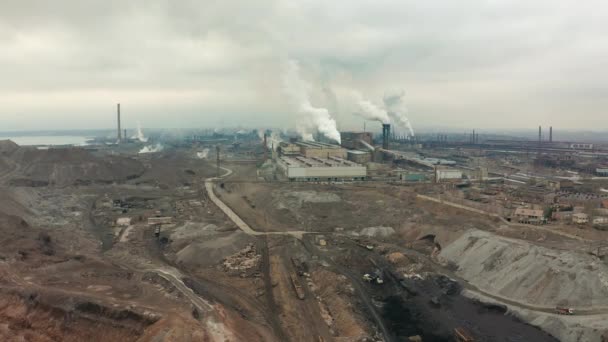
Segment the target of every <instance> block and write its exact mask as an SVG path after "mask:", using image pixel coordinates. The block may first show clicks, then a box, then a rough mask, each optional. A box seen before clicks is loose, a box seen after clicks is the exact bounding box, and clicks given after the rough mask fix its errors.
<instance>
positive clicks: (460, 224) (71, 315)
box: [0, 125, 608, 341]
mask: <svg viewBox="0 0 608 342" xmlns="http://www.w3.org/2000/svg"><path fill="white" fill-rule="evenodd" d="M385 126H386V125H385ZM388 129H389V128H387V127H383V130H384V133H385V135H382V133H380V134H381V135H380V136H379V137H378V138H377V139H375V140H374V135H372V134H371V133H369V132H360V133H357V132H349V133H348V134H345V137H344V144H342V145H341V146H339V145H336V144H332V143H329V142H325V143H311V142H300V141H299V140H297V139H294V138H288V137H284V138H282V139H281V142H279V143H276V145H275V144H274V143H275V142H276V141H273V142H272V143H270V142H269V140H270V139H268V137H269V136H270V133H264V136H263V138H262V139H260V138H259V135H258V134H256V133H251V134H250V135H249V136H244V135H243V136H240V137H238V139H237V141H236V142H234V139H227V138H223V137H221V136H217V134H216V133H214V134H215V136H210V137H206V136H205V135H204V134H203V135H199V136H193V137H190V138H187V139H186V140H184V139H181V140H173V141H171V140H165V141H159V142H158V143H159V144H163V145H164V148H163V149H162V150H161V151H157V152H151V153H148V151H146V150H144V151H143V152H142V150H143V149H142V146H144V147H145V146H148V145H152V144H153V143H152V142H146V144H142V143H141V142H138V141H127V140H126V139H124V141H122V142H121V143H118V144H111V145H105V146H102V145H97V146H95V147H80V148H78V147H53V148H50V149H37V148H35V147H22V146H18V145H17V144H15V143H13V142H11V141H2V142H1V143H0V166H1V170H0V181H1V182H2V191H3V194H5V195H4V196H3V197H2V199H1V200H2V203H1V204H2V205H1V206H0V208H1V213H2V216H1V220H0V223H1V224H2V229H3V231H4V232H5V234H4V235H3V246H6V247H5V248H4V249H3V250H2V252H1V254H0V259H1V262H0V272H1V273H2V274H3V277H2V282H1V284H0V303H1V304H0V315H1V316H2V320H3V321H4V322H6V323H4V324H2V325H0V336H4V337H3V338H4V339H6V338H9V337H10V338H12V337H13V336H21V337H22V338H28V339H30V340H34V341H38V340H39V341H46V340H49V339H50V340H52V339H57V338H60V339H63V340H82V339H85V338H88V339H93V340H108V339H120V340H132V341H154V340H157V339H158V338H160V336H164V337H163V338H165V339H167V338H169V337H170V338H171V339H173V340H180V341H181V340H192V341H194V340H228V341H243V340H247V341H256V340H257V341H272V340H274V341H287V340H291V341H300V340H310V341H331V340H336V341H339V340H344V341H464V340H467V339H468V338H470V339H471V340H474V341H554V340H561V341H603V340H604V338H605V336H606V334H605V331H608V326H606V324H605V322H606V321H608V320H606V318H608V302H607V301H606V298H607V295H608V281H607V279H608V266H607V265H606V263H605V256H606V253H607V250H606V247H608V246H606V245H605V244H604V243H603V241H606V238H607V237H608V230H605V229H604V227H603V221H602V220H601V218H602V217H604V216H603V215H606V216H608V214H605V213H604V210H608V209H605V208H606V207H608V205H606V199H608V197H607V195H606V194H604V192H603V191H602V190H599V189H603V186H602V184H604V183H605V182H606V181H605V180H604V177H603V176H602V175H599V174H594V173H595V172H596V171H597V170H600V171H601V170H602V168H603V166H601V165H603V158H604V157H603V152H602V150H601V147H599V146H594V148H593V150H588V149H583V150H579V149H576V148H572V147H569V145H566V144H562V145H563V146H564V147H559V146H557V145H555V144H556V143H554V142H552V141H538V142H529V143H528V144H527V145H526V144H523V143H521V142H516V143H513V144H511V145H509V146H504V145H501V146H500V151H498V150H496V147H495V146H494V145H493V144H494V143H493V142H489V141H488V142H484V141H479V142H477V140H476V139H478V138H477V137H475V138H473V137H471V138H470V139H471V140H470V141H454V142H450V141H449V140H448V141H446V140H445V139H446V138H443V137H441V138H440V139H439V141H438V140H435V139H433V138H429V137H427V138H426V139H425V138H417V139H415V140H414V139H406V140H402V139H397V138H396V137H391V136H390V135H389V134H390V133H389V131H388ZM224 134H228V133H224ZM274 139H275V140H276V139H277V136H276V135H275V136H274ZM522 144H523V146H524V147H523V148H525V149H526V150H527V152H526V154H524V155H522V153H521V149H522V147H521V146H522ZM92 146H94V145H92ZM585 146H586V145H585ZM508 149H512V150H508ZM553 149H558V151H559V152H556V153H554V152H553ZM353 151H358V152H357V153H352V152H353ZM138 152H139V153H138ZM218 152H219V154H218ZM589 155H590V156H591V158H589V157H588V156H589ZM362 156H363V157H362ZM524 156H525V158H524ZM583 156H584V157H583ZM555 158H559V159H560V160H563V159H565V160H576V159H577V158H585V159H584V160H585V161H586V162H585V163H584V164H583V163H581V162H577V163H574V164H572V163H567V164H560V163H559V162H558V163H557V164H555V162H554V159H555ZM598 172H599V171H598ZM560 310H561V311H560ZM42 322H44V323H42ZM497 327H500V328H497Z"/></svg>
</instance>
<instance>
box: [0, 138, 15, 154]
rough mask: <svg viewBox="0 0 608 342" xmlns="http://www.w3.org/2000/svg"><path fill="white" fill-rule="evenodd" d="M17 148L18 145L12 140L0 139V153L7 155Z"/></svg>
mask: <svg viewBox="0 0 608 342" xmlns="http://www.w3.org/2000/svg"><path fill="white" fill-rule="evenodd" d="M17 149H19V145H17V144H16V143H15V142H13V141H12V140H0V154H1V155H9V154H11V153H13V152H15V151H16V150H17Z"/></svg>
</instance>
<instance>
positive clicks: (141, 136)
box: [133, 121, 148, 143]
mask: <svg viewBox="0 0 608 342" xmlns="http://www.w3.org/2000/svg"><path fill="white" fill-rule="evenodd" d="M133 139H137V140H139V142H144V143H145V142H148V138H146V136H145V135H144V131H143V130H142V129H141V123H140V122H139V121H137V134H136V135H135V136H134V137H133Z"/></svg>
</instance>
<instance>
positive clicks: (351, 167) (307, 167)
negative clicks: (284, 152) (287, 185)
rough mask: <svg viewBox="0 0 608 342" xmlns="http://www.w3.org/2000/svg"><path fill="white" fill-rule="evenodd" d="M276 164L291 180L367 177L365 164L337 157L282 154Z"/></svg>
mask: <svg viewBox="0 0 608 342" xmlns="http://www.w3.org/2000/svg"><path fill="white" fill-rule="evenodd" d="M277 165H278V166H279V169H281V171H282V172H283V174H284V175H285V177H287V179H289V180H291V181H305V182H306V181H309V182H310V181H319V182H330V181H340V180H346V181H353V180H365V179H366V177H367V168H366V167H365V166H363V165H360V164H357V163H354V162H351V161H348V160H345V159H342V158H338V157H329V158H326V159H325V158H317V157H312V158H306V157H303V156H297V157H286V156H283V157H280V158H279V159H278V160H277Z"/></svg>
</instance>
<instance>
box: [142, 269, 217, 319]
mask: <svg viewBox="0 0 608 342" xmlns="http://www.w3.org/2000/svg"><path fill="white" fill-rule="evenodd" d="M148 271H149V272H154V273H156V274H158V275H159V276H161V277H163V278H164V279H165V280H167V281H169V282H170V283H171V284H173V286H175V288H176V289H178V290H179V291H180V292H181V293H182V294H183V295H184V296H186V298H188V299H189V300H190V302H191V303H192V305H194V306H195V307H196V309H197V310H198V311H199V312H201V313H208V312H211V311H213V306H212V305H211V304H209V302H207V301H206V300H203V299H202V298H201V297H199V296H198V295H197V294H196V293H194V291H192V289H191V288H189V287H188V286H186V284H184V282H183V281H182V280H181V279H180V277H178V276H176V275H175V274H174V273H175V272H177V273H178V274H180V273H179V271H177V270H169V269H160V268H157V269H151V270H148Z"/></svg>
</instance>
